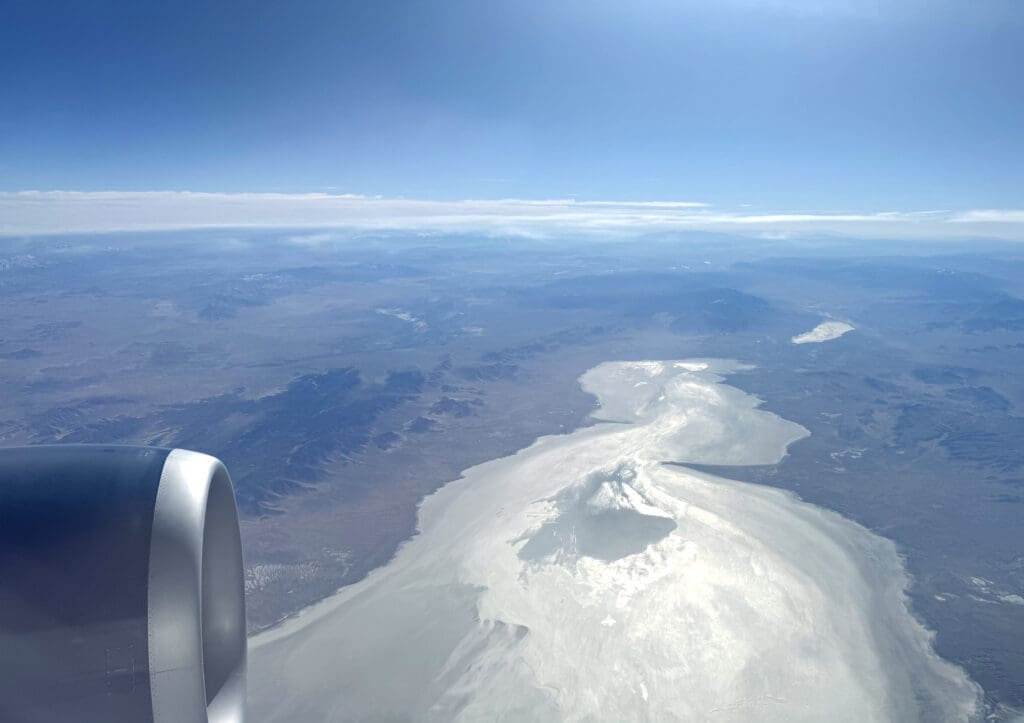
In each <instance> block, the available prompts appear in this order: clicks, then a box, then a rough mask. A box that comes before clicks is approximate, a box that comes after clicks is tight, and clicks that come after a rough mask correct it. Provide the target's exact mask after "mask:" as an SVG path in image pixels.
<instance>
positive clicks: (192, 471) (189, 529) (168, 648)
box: [147, 449, 246, 723]
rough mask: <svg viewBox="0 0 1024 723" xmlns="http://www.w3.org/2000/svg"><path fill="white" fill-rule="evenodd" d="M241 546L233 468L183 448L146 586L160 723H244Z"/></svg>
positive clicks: (164, 477) (173, 462)
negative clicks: (204, 722) (185, 722)
mask: <svg viewBox="0 0 1024 723" xmlns="http://www.w3.org/2000/svg"><path fill="white" fill-rule="evenodd" d="M243 569H244V568H243V563H242V546H241V536H240V533H239V527H238V513H237V508H236V505H235V497H234V492H233V490H232V487H231V480H230V478H229V477H228V473H227V470H226V469H225V468H224V465H223V464H221V462H220V461H219V460H217V459H216V458H214V457H211V456H209V455H205V454H200V453H198V452H191V451H188V450H182V449H175V450H172V451H171V452H170V454H168V456H167V460H166V461H165V463H164V467H163V471H162V474H161V477H160V484H159V487H158V489H157V495H156V504H155V507H154V512H153V528H152V537H151V543H150V560H149V586H148V626H147V627H148V637H149V641H148V642H149V645H148V647H149V679H150V693H151V700H152V710H153V720H154V723H180V722H182V721H189V722H191V721H199V722H202V721H206V722H207V723H242V721H243V720H244V710H245V677H246V676H245V670H246V636H245V633H246V629H245V597H244V594H245V590H244V578H243Z"/></svg>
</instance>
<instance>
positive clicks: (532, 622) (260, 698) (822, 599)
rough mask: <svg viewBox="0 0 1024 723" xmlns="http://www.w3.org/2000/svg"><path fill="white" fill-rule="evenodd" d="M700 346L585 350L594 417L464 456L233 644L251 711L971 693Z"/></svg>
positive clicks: (628, 716)
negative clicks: (353, 572) (633, 351)
mask: <svg viewBox="0 0 1024 723" xmlns="http://www.w3.org/2000/svg"><path fill="white" fill-rule="evenodd" d="M738 369H740V366H739V365H737V364H735V363H733V362H725V361H720V360H693V361H686V362H673V361H664V362H659V361H644V362H613V363H606V364H602V365H600V366H598V367H596V368H594V369H592V370H590V371H589V372H587V373H586V374H585V375H583V377H582V378H581V384H582V385H583V387H584V388H585V389H586V390H587V391H589V392H591V393H593V394H594V395H596V396H597V398H598V399H599V401H600V405H601V406H600V409H599V410H598V412H597V413H596V414H595V417H596V418H597V420H599V423H597V424H595V425H594V426H591V427H587V428H584V429H580V430H577V431H575V432H573V433H571V434H568V435H564V436H549V437H544V438H541V439H539V440H537V442H536V443H534V444H533V445H531V446H530V447H529V448H527V449H525V450H522V451H521V452H519V453H518V454H515V455H513V456H511V457H507V458H503V459H498V460H493V461H491V462H487V463H485V464H482V465H479V466H477V467H474V468H472V469H470V470H467V471H466V472H465V474H464V476H463V477H462V478H461V479H459V480H457V481H455V482H452V483H450V484H448V485H447V486H445V487H444V488H442V489H441V490H439V491H438V492H437V493H435V494H434V495H432V496H431V497H429V498H428V499H427V500H425V501H424V503H423V505H422V506H421V510H420V524H419V534H418V535H417V536H416V537H414V538H413V539H412V540H410V541H409V542H407V543H406V544H405V545H404V546H403V547H402V549H401V550H400V551H399V553H398V555H397V556H396V558H395V559H394V560H393V561H392V562H391V563H390V564H389V565H387V566H386V567H384V568H381V569H379V570H377V571H375V572H374V573H372V574H371V575H370V576H369V577H368V578H366V579H365V580H364V581H362V582H360V583H358V584H355V585H352V586H350V587H347V588H345V589H343V590H342V591H340V592H339V593H338V594H336V595H335V596H333V597H331V598H329V599H327V600H325V601H323V602H322V603H320V604H318V605H316V606H313V607H312V608H309V609H307V611H305V612H304V613H303V614H302V615H300V616H299V617H297V618H295V619H293V620H290V621H288V622H287V623H285V624H284V625H282V626H281V627H279V628H277V629H274V630H271V631H268V632H266V633H264V634H262V635H260V636H257V637H256V638H254V639H253V640H252V643H251V659H250V668H251V674H250V701H251V703H250V708H251V715H252V717H253V719H254V720H257V721H294V720H318V721H319V720H380V721H383V720H422V721H458V720H464V721H476V720H522V721H547V720H614V721H633V720H636V721H641V720H658V721H663V720H716V721H717V720H722V721H743V720H778V721H783V720H785V721H801V720H804V721H819V720H849V721H887V720H892V721H913V720H928V721H943V720H950V721H952V720H964V719H968V718H969V717H970V716H972V715H974V714H975V713H976V711H977V705H978V701H979V696H980V689H979V688H978V687H977V686H976V685H975V684H974V683H973V682H972V681H971V680H970V679H969V678H968V677H967V676H966V674H965V673H964V672H963V671H962V670H960V669H959V668H957V667H955V666H953V665H952V664H950V663H948V662H946V661H944V660H942V659H940V658H939V657H937V656H936V655H935V654H934V652H933V651H932V649H931V645H930V634H929V633H928V632H927V631H926V630H925V629H924V628H922V627H921V625H920V624H919V623H918V622H917V621H916V620H915V619H914V618H913V617H912V616H911V614H910V613H909V612H908V610H907V608H906V604H905V597H904V588H905V587H906V585H907V578H906V574H905V572H904V570H903V567H902V565H901V562H900V559H899V557H898V555H897V553H896V550H895V548H894V546H893V545H892V543H890V542H889V541H887V540H885V539H883V538H880V537H877V536H875V535H873V534H872V533H870V532H869V531H867V530H866V529H864V528H863V527H860V526H859V525H856V524H854V523H852V522H850V521H848V520H845V519H844V518H842V517H840V516H839V515H837V514H834V513H832V512H829V511H826V510H823V509H820V508H817V507H814V506H812V505H809V504H805V503H803V502H801V501H799V500H798V499H797V498H795V497H794V496H792V495H790V494H788V493H785V492H782V491H779V490H775V489H770V488H766V487H761V486H757V485H750V484H745V483H741V482H736V481H732V480H727V479H724V478H719V477H714V476H711V475H707V474H702V473H698V472H695V471H692V470H689V469H687V468H685V467H680V466H678V465H666V464H665V462H677V463H684V464H685V463H692V464H729V465H740V464H771V463H774V462H777V461H778V460H779V459H781V457H782V456H783V455H785V453H786V449H787V446H788V445H789V444H791V443H793V442H795V441H797V440H799V439H801V438H802V437H804V436H805V435H806V434H807V432H806V430H805V429H803V428H802V427H800V426H799V425H796V424H794V423H792V422H788V421H786V420H784V419H781V418H779V417H778V416H776V415H774V414H772V413H770V412H767V411H764V410H761V409H759V408H758V406H759V401H758V400H757V399H755V398H754V397H752V396H750V395H748V394H745V393H744V392H742V391H741V390H739V389H736V388H735V387H731V386H729V385H727V384H725V383H723V381H724V378H725V375H727V374H729V373H732V372H735V371H737V370H738Z"/></svg>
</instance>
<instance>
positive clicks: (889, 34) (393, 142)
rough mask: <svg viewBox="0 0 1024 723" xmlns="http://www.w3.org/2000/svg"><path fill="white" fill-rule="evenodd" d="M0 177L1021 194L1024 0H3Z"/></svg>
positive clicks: (391, 189)
mask: <svg viewBox="0 0 1024 723" xmlns="http://www.w3.org/2000/svg"><path fill="white" fill-rule="evenodd" d="M0 10H2V14H0V18H2V19H0V108H2V110H0V190H4V191H13V190H24V189H76V190H104V189H117V190H170V189H188V190H196V191H227V192H234V191H284V192H309V191H332V192H339V193H342V192H351V193H366V194H383V195H386V196H407V197H417V198H433V199H455V198H502V197H528V198H562V197H569V196H573V197H577V198H587V199H619V200H640V199H672V200H695V201H707V202H710V203H713V204H716V205H718V206H721V207H726V206H728V207H740V206H741V205H743V204H750V208H751V209H774V210H815V211H829V210H846V211H858V210H886V209H904V210H906V209H915V208H920V209H938V208H950V209H960V208H979V207H1021V206H1024V3H1022V2H1019V1H1016V0H970V1H964V2H950V1H948V0H935V1H934V2H929V3H923V2H922V3H918V2H910V1H903V0H894V1H892V2H881V1H880V2H860V1H858V0H847V1H845V2H844V1H843V0H827V1H826V2H823V3H811V2H798V1H797V0H777V1H776V2H769V3H763V2H753V1H746V0H714V2H711V1H709V2H707V3H696V2H672V1H670V0H660V1H654V0H634V1H633V2H629V3H621V2H620V3H612V2H603V1H599V0H591V1H589V2H583V1H579V0H568V1H564V2H560V1H558V0H544V1H537V2H534V1H531V0H526V1H524V2H508V3H498V2H489V1H487V0H472V1H466V2H464V1H462V0H456V1H452V2H443V3H442V2H436V3H431V2H416V1H414V0H409V1H405V2H392V1H390V0H372V1H369V0H368V1H366V2H360V3H355V2H325V1H317V2H313V1H304V0H297V1H296V2H281V1H280V0H275V1H273V2H267V1H265V0H251V1H249V2H189V3H176V2H171V1H170V0H166V1H164V2H148V1H146V0H134V1H130V2H103V1H89V0H84V1H82V2H71V3H67V2H61V3H57V2H49V1H47V0H13V1H12V0H0Z"/></svg>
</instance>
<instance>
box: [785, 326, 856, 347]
mask: <svg viewBox="0 0 1024 723" xmlns="http://www.w3.org/2000/svg"><path fill="white" fill-rule="evenodd" d="M851 331H853V326H852V325H850V324H847V323H846V322H845V321H825V322H822V323H821V324H818V325H817V326H816V327H814V328H813V329H811V330H810V331H808V332H804V333H803V334H798V335H797V336H794V337H793V338H792V339H790V341H792V342H793V343H794V344H820V343H821V342H823V341H832V340H833V339H838V338H839V337H841V336H842V335H843V334H846V333H847V332H851Z"/></svg>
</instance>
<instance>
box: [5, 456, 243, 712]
mask: <svg viewBox="0 0 1024 723" xmlns="http://www.w3.org/2000/svg"><path fill="white" fill-rule="evenodd" d="M245 633H246V630H245V601H244V577H243V567H242V546H241V540H240V536H239V528H238V514H237V511H236V508H235V496H234V492H233V490H232V487H231V480H230V478H229V477H228V473H227V470H226V469H225V468H224V465H222V464H221V463H220V462H219V461H218V460H217V459H215V458H213V457H210V456H207V455H205V454H199V453H196V452H189V451H186V450H182V449H174V450H166V449H155V448H146V447H116V446H91V445H83V446H75V445H68V446H48V447H43V446H40V447H20V448H13V449H0V721H18V722H19V723H36V722H43V721H45V722H47V723H49V722H51V721H75V722H76V723H84V722H86V721H90V722H91V721H96V722H97V723H148V722H150V721H152V722H153V723H172V722H173V723H206V722H209V723H228V722H229V721H230V722H231V723H236V722H237V723H240V722H241V721H242V720H243V718H244V705H245V665H246V639H245Z"/></svg>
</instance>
